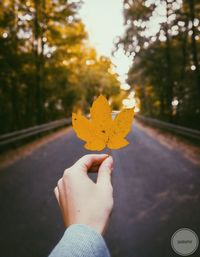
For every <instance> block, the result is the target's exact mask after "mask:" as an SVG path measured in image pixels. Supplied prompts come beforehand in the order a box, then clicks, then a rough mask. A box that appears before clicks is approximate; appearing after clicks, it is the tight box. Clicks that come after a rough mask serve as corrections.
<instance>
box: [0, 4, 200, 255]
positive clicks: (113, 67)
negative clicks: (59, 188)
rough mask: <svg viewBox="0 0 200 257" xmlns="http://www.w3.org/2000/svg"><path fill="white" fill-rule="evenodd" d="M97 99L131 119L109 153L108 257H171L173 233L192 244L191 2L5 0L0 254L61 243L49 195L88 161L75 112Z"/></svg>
mask: <svg viewBox="0 0 200 257" xmlns="http://www.w3.org/2000/svg"><path fill="white" fill-rule="evenodd" d="M99 94H103V95H105V96H106V97H107V99H109V103H110V104H111V105H112V109H113V110H115V111H117V110H120V109H121V108H130V107H135V113H136V120H135V122H134V124H133V129H132V131H131V133H130V134H129V136H128V140H129V142H130V145H129V146H128V147H127V148H124V149H121V150H120V151H112V156H113V158H114V161H115V170H114V171H115V172H114V174H113V185H114V196H115V209H114V212H113V216H112V219H111V225H110V227H109V230H108V233H107V234H106V240H107V242H108V246H109V248H110V250H111V254H112V256H114V257H119V256H127V257H129V256H130V257H136V256H137V257H138V256H140V257H146V256H148V257H169V256H177V255H176V254H175V253H174V252H173V250H172V249H171V246H170V238H171V236H172V234H173V233H174V232H175V231H176V230H177V229H178V228H180V227H189V228H191V229H193V230H195V231H196V233H197V234H198V235H200V229H199V228H200V222H199V213H200V208H199V200H200V191H199V186H200V177H199V171H200V169H199V165H200V159H199V156H200V148H199V142H200V131H199V130H200V2H199V0H124V1H123V0H109V1H108V0H83V1H72V0H41V1H39V0H1V1H0V162H1V163H0V166H1V170H0V228H1V232H0V233H1V234H0V255H1V256H3V257H12V256H17V257H23V256H24V257H29V256H30V257H35V256H37V257H40V256H41V257H42V256H47V254H48V253H49V252H50V250H51V249H52V248H53V247H54V245H55V244H56V243H57V242H58V240H59V239H60V237H61V235H62V233H63V231H64V228H63V224H62V220H61V217H60V216H59V209H58V207H57V204H56V201H55V199H54V195H53V193H52V190H53V188H54V187H55V185H56V183H57V180H58V179H59V178H60V176H62V173H63V170H64V169H65V168H66V167H68V166H70V165H71V164H72V163H73V162H74V161H76V160H77V159H78V158H79V157H81V156H82V155H84V154H86V153H88V152H87V151H86V150H84V148H83V143H82V142H80V140H78V139H77V138H76V136H75V134H74V133H73V131H72V129H71V128H70V122H71V121H70V118H71V113H72V111H77V110H82V112H83V113H85V114H87V113H88V112H89V108H90V106H91V104H92V102H93V100H94V99H95V98H96V97H97V96H98V95H99ZM66 125H67V126H68V127H67V129H66V128H65V127H66ZM63 127H64V129H63ZM55 129H59V130H56V131H54V130H55ZM49 131H54V132H53V133H52V134H50V133H49ZM47 132H48V133H47ZM38 135H40V137H38ZM41 135H42V136H41ZM43 136H44V138H43ZM24 139H25V140H24ZM27 143H28V144H27ZM5 163H6V164H5ZM192 256H193V257H194V256H195V257H197V256H200V252H195V253H194V254H193V255H192Z"/></svg>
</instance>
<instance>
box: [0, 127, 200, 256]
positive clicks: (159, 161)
mask: <svg viewBox="0 0 200 257" xmlns="http://www.w3.org/2000/svg"><path fill="white" fill-rule="evenodd" d="M128 139H129V140H130V142H131V143H130V145H129V146H128V147H126V148H124V149H121V150H119V151H113V152H112V155H113V157H114V162H115V166H114V171H113V186H114V210H113V213H112V217H111V222H110V226H109V228H108V231H107V233H106V235H105V238H106V241H107V243H108V247H109V248H110V251H111V254H112V256H113V257H122V256H123V257H124V256H126V257H171V256H178V255H176V254H175V253H174V252H173V250H172V248H171V245H170V239H171V236H172V234H173V233H174V232H175V231H176V230H177V229H179V228H181V227H188V228H190V229H193V230H194V231H196V233H197V234H198V235H199V237H200V169H199V167H197V166H195V165H194V164H192V163H191V162H190V161H189V160H187V159H185V158H184V156H183V155H182V154H181V152H178V151H175V150H170V149H168V148H166V147H165V146H163V145H161V144H160V143H159V142H158V141H157V139H156V138H152V137H150V136H148V135H147V134H146V133H145V132H143V131H142V130H140V129H139V128H137V127H136V126H133V131H132V132H131V133H130V134H129V136H128ZM82 145H83V144H82V142H81V141H79V140H78V139H77V138H76V136H75V134H74V133H73V131H72V130H69V132H68V133H67V134H66V135H65V136H62V137H60V138H58V139H56V140H55V141H52V142H49V143H47V144H46V145H43V146H42V147H41V148H39V149H37V150H36V151H34V152H33V153H32V155H30V156H27V157H24V158H23V159H21V160H19V161H17V162H15V163H14V164H12V165H11V166H9V167H7V168H5V169H4V170H1V171H0V256H2V257H45V256H47V255H48V253H49V252H50V251H51V249H52V248H53V247H54V245H55V244H56V243H57V242H58V240H59V239H60V238H61V236H62V234H63V232H64V228H63V224H62V220H61V216H60V212H59V209H58V206H57V203H56V200H55V197H54V194H53V188H54V186H55V185H56V183H57V180H58V179H59V178H60V177H61V175H62V173H63V170H64V169H65V168H66V167H68V166H70V165H71V164H72V163H73V162H74V161H75V160H77V159H78V158H79V157H80V156H82V155H83V154H85V153H87V151H85V150H84V149H83V147H82ZM192 256H195V257H197V256H200V250H197V251H196V253H195V254H193V255H192Z"/></svg>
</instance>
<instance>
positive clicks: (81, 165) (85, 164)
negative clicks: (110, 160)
mask: <svg viewBox="0 0 200 257" xmlns="http://www.w3.org/2000/svg"><path fill="white" fill-rule="evenodd" d="M107 157H108V155H107V154H87V155H84V156H83V157H81V158H80V159H79V160H78V161H77V162H76V163H75V164H74V165H73V167H74V168H75V169H76V170H80V171H81V172H84V173H87V172H88V170H89V169H90V168H91V167H92V166H96V165H100V164H101V163H102V162H103V161H104V160H105V159H106V158H107Z"/></svg>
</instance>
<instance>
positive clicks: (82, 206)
mask: <svg viewBox="0 0 200 257" xmlns="http://www.w3.org/2000/svg"><path fill="white" fill-rule="evenodd" d="M112 165H113V159H112V157H111V156H108V155H106V154H88V155H85V156H83V157H82V158H80V159H79V160H78V161H77V162H76V163H75V164H74V165H73V166H72V167H70V168H68V169H66V170H65V171H64V174H63V177H62V178H61V179H60V180H59V181H58V184H57V187H56V188H55V189H54V192H55V195H56V198H57V201H58V204H59V206H60V209H61V212H62V216H63V220H64V224H65V226H66V227H68V226H69V225H72V224H85V225H88V226H90V227H92V228H93V229H95V230H96V231H97V232H98V233H100V234H102V233H103V232H104V230H105V228H106V225H107V222H108V220H109V216H110V213H111V211H112V208H113V188H112V184H111V170H112ZM89 170H93V171H98V176H97V182H96V183H94V182H93V181H92V180H91V179H90V178H89V177H88V174H87V172H88V171H89Z"/></svg>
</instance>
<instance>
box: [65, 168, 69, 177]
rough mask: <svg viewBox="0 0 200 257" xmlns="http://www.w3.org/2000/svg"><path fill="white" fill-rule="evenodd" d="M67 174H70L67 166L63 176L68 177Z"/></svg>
mask: <svg viewBox="0 0 200 257" xmlns="http://www.w3.org/2000/svg"><path fill="white" fill-rule="evenodd" d="M69 174H70V169H69V168H68V169H65V171H64V174H63V176H64V177H68V176H69Z"/></svg>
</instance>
